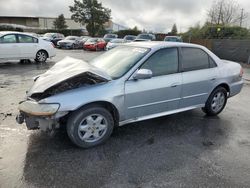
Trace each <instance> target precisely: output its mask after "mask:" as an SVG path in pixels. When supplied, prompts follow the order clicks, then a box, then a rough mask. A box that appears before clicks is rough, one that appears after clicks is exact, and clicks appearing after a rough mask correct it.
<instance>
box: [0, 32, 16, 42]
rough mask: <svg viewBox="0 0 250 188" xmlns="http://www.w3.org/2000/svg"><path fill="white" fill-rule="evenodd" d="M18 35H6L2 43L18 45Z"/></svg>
mask: <svg viewBox="0 0 250 188" xmlns="http://www.w3.org/2000/svg"><path fill="white" fill-rule="evenodd" d="M16 42H17V41H16V35H14V34H11V35H5V36H3V37H1V38H0V43H16Z"/></svg>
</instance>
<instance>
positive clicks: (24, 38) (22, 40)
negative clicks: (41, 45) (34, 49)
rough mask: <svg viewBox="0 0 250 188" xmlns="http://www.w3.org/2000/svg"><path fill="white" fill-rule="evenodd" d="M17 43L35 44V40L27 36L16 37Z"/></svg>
mask: <svg viewBox="0 0 250 188" xmlns="http://www.w3.org/2000/svg"><path fill="white" fill-rule="evenodd" d="M18 41H19V43H37V39H36V38H34V37H31V36H27V35H18Z"/></svg>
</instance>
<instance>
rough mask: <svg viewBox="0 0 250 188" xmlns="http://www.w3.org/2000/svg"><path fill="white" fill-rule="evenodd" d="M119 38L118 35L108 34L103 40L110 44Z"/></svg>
mask: <svg viewBox="0 0 250 188" xmlns="http://www.w3.org/2000/svg"><path fill="white" fill-rule="evenodd" d="M117 38H118V35H116V34H106V35H104V37H103V39H104V40H105V42H106V43H108V42H109V41H111V40H112V39H117Z"/></svg>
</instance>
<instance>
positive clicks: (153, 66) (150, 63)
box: [141, 48, 179, 76]
mask: <svg viewBox="0 0 250 188" xmlns="http://www.w3.org/2000/svg"><path fill="white" fill-rule="evenodd" d="M178 62H179V61H178V50H177V48H166V49H162V50H159V51H157V52H156V53H154V54H153V55H152V56H151V57H150V58H149V59H148V60H147V61H146V62H145V63H144V64H143V65H142V67H141V69H150V70H151V71H152V72H153V76H162V75H168V74H173V73H177V72H178Z"/></svg>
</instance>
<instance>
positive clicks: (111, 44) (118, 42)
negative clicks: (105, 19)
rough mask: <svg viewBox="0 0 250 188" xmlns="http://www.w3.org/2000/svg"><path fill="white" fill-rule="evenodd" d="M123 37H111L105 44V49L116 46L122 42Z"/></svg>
mask: <svg viewBox="0 0 250 188" xmlns="http://www.w3.org/2000/svg"><path fill="white" fill-rule="evenodd" d="M124 43H125V41H124V39H113V40H111V41H110V42H109V43H108V44H107V45H106V50H111V49H113V48H115V47H117V46H120V45H122V44H124Z"/></svg>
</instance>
